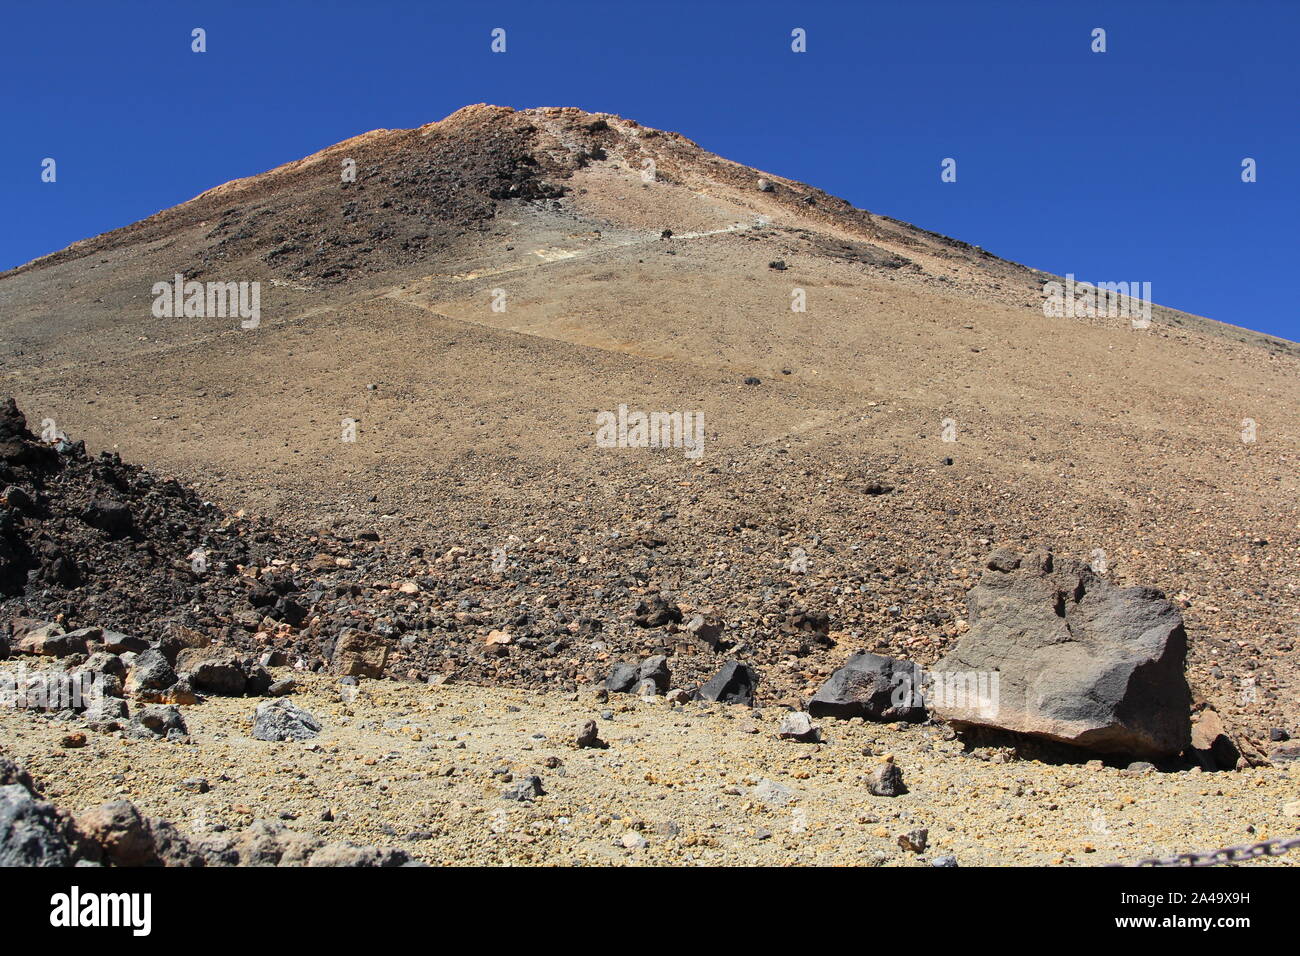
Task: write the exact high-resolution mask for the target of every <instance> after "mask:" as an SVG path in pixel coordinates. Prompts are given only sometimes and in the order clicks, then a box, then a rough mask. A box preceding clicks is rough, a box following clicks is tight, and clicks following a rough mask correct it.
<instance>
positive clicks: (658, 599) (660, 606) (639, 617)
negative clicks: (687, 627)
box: [632, 594, 682, 627]
mask: <svg viewBox="0 0 1300 956" xmlns="http://www.w3.org/2000/svg"><path fill="white" fill-rule="evenodd" d="M681 619H682V612H681V611H680V610H679V609H678V607H677V605H676V604H673V603H672V602H670V601H668V600H667V599H666V598H665V597H664V596H663V595H662V594H654V595H651V596H650V597H648V598H646V599H645V600H644V601H642V602H640V603H639V604H638V605H637V606H636V611H635V612H634V613H633V616H632V620H633V621H634V622H635V623H636V624H637V625H638V626H640V627H663V626H664V625H665V624H669V623H674V624H675V623H677V622H679V621H681Z"/></svg>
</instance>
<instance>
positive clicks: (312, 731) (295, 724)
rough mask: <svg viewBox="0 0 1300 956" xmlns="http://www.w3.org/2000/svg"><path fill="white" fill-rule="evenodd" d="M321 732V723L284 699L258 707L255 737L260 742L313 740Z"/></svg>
mask: <svg viewBox="0 0 1300 956" xmlns="http://www.w3.org/2000/svg"><path fill="white" fill-rule="evenodd" d="M320 732H321V725H320V721H319V720H317V719H316V718H315V717H313V716H312V715H311V714H309V713H307V711H305V710H303V709H302V708H301V707H299V706H298V705H297V704H295V703H293V702H292V701H290V700H287V699H285V698H283V697H280V698H277V699H275V700H268V701H266V702H264V703H261V704H258V705H257V711H256V712H255V713H254V715H253V736H254V737H256V738H257V739H258V740H272V741H285V740H311V738H313V737H315V736H317V735H318V734H319V733H320Z"/></svg>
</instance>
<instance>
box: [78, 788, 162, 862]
mask: <svg viewBox="0 0 1300 956" xmlns="http://www.w3.org/2000/svg"><path fill="white" fill-rule="evenodd" d="M76 822H77V826H78V828H79V829H80V830H81V831H82V832H83V833H85V834H86V835H87V836H88V837H89V838H90V839H92V840H93V841H94V842H95V843H97V844H99V846H100V847H101V848H102V849H103V851H104V856H105V858H106V859H107V860H108V862H109V863H111V864H112V865H114V866H160V865H161V863H162V861H161V860H159V859H158V852H157V850H156V849H155V848H154V841H153V834H152V833H151V832H150V830H149V823H148V821H147V820H146V819H145V818H144V817H143V816H142V815H141V814H140V811H139V810H137V809H136V808H135V805H134V804H132V803H130V802H129V801H126V800H115V801H113V802H112V803H105V804H103V805H102V806H98V807H95V808H94V809H93V810H87V811H86V812H84V813H80V814H78V815H77V817H76Z"/></svg>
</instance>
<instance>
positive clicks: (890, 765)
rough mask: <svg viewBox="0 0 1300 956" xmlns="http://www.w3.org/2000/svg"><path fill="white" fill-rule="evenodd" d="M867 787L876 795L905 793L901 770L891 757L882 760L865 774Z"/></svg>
mask: <svg viewBox="0 0 1300 956" xmlns="http://www.w3.org/2000/svg"><path fill="white" fill-rule="evenodd" d="M867 789H868V790H870V791H871V793H872V794H874V795H875V796H877V797H899V796H902V795H903V794H905V793H907V786H906V785H905V784H904V783H903V771H902V770H900V769H899V767H898V764H896V763H894V761H893V760H892V759H888V760H885V761H883V762H882V763H881V764H880V765H879V766H877V767H876V768H875V769H874V770H872V771H871V773H869V774H868V775H867Z"/></svg>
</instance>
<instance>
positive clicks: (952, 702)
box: [926, 550, 1192, 758]
mask: <svg viewBox="0 0 1300 956" xmlns="http://www.w3.org/2000/svg"><path fill="white" fill-rule="evenodd" d="M966 604H967V609H968V612H969V613H968V620H969V622H970V626H971V629H970V631H969V633H967V634H966V635H965V636H964V637H963V638H962V639H961V640H960V641H959V642H958V643H957V645H956V647H954V648H953V650H952V652H951V653H949V654H948V656H947V657H945V658H944V659H943V660H941V661H939V662H938V663H937V664H936V665H935V666H934V669H933V671H932V672H931V675H930V676H931V677H932V678H933V681H932V682H931V683H930V684H929V686H928V687H927V693H926V701H927V703H928V704H929V708H930V711H931V713H933V714H934V715H936V716H938V717H941V718H943V719H945V720H948V721H950V722H952V723H953V724H955V725H957V726H958V727H961V726H969V725H975V726H985V727H995V728H999V729H1002V730H1009V731H1013V732H1016V733H1023V734H1031V735H1033V736H1036V737H1043V738H1047V739H1051V740H1058V741H1062V742H1065V743H1068V744H1073V745H1075V746H1078V747H1083V748H1086V749H1089V750H1094V751H1097V752H1100V753H1115V754H1125V755H1131V756H1134V757H1148V758H1154V757H1167V756H1173V755H1175V754H1178V753H1179V752H1181V751H1182V750H1184V749H1185V748H1186V747H1187V745H1188V743H1189V741H1190V736H1191V731H1190V728H1191V721H1190V714H1191V702H1192V701H1191V692H1190V690H1189V689H1188V686H1187V678H1186V675H1185V674H1184V671H1183V667H1184V662H1185V658H1186V655H1187V634H1186V632H1185V631H1184V630H1183V619H1182V615H1181V614H1179V612H1178V609H1177V608H1175V607H1174V606H1173V605H1172V604H1171V603H1170V602H1169V601H1168V600H1166V599H1165V596H1164V595H1163V594H1162V593H1161V592H1159V591H1157V590H1155V589H1154V588H1147V587H1128V588H1121V587H1116V586H1114V585H1112V584H1110V583H1109V582H1108V581H1106V580H1104V579H1102V578H1100V577H1098V576H1097V575H1095V574H1094V573H1093V572H1092V571H1091V570H1090V569H1089V568H1088V567H1087V566H1086V565H1084V564H1082V563H1080V562H1077V561H1061V562H1057V561H1056V560H1055V559H1054V558H1053V557H1052V555H1051V554H1050V553H1048V552H1045V551H1040V552H1036V553H1033V554H1028V555H1023V556H1020V555H1015V554H1013V553H1011V552H1008V551H1005V550H1003V551H998V552H995V553H994V554H993V555H991V556H990V558H989V560H988V570H987V571H985V573H984V575H983V577H982V578H981V579H980V582H979V584H978V585H976V586H975V587H974V588H972V589H971V591H970V593H969V594H968V595H967V597H966Z"/></svg>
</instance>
